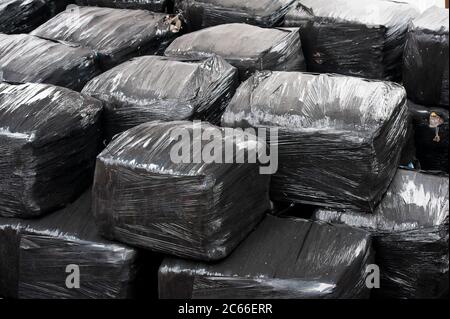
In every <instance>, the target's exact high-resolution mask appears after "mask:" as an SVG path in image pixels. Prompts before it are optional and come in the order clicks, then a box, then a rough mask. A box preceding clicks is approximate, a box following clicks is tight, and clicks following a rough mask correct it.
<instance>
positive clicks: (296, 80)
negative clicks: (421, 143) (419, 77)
mask: <svg viewBox="0 0 450 319" xmlns="http://www.w3.org/2000/svg"><path fill="white" fill-rule="evenodd" d="M222 125H223V126H227V127H255V128H260V127H262V128H269V129H278V140H277V141H272V142H270V143H272V145H275V146H276V147H277V148H278V158H279V165H278V167H279V168H278V172H277V173H276V174H275V175H274V176H273V177H272V186H271V197H272V199H273V200H275V201H285V202H296V203H303V204H311V205H317V206H325V207H340V208H354V209H362V210H363V211H373V210H374V209H375V207H376V205H377V204H378V203H379V202H380V200H381V197H382V196H383V194H384V193H385V191H386V189H387V188H388V186H389V184H390V182H391V181H392V178H393V177H394V175H395V172H396V169H397V167H398V164H399V162H400V155H401V152H402V149H403V146H404V144H405V143H406V139H407V137H408V134H409V133H408V128H409V127H410V126H409V117H408V108H407V105H406V92H405V89H404V88H403V87H401V86H400V85H398V84H396V83H392V82H383V81H374V80H364V79H359V78H355V77H347V76H339V75H328V74H321V75H316V74H310V73H299V72H259V73H257V74H255V75H254V76H253V77H251V78H250V79H249V80H247V82H245V83H244V84H242V85H241V86H240V87H239V89H238V90H237V92H236V94H235V96H234V97H233V99H232V100H231V101H230V104H229V106H228V107H227V109H226V111H225V113H224V116H223V118H222Z"/></svg>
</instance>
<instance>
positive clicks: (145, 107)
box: [82, 56, 238, 139]
mask: <svg viewBox="0 0 450 319" xmlns="http://www.w3.org/2000/svg"><path fill="white" fill-rule="evenodd" d="M237 85H238V77H237V70H236V69H235V68H234V67H232V66H231V65H229V64H228V63H227V62H225V61H224V60H223V59H222V58H220V57H217V56H215V57H212V58H209V59H207V60H204V61H203V62H197V61H190V62H189V61H180V60H176V59H170V58H165V57H158V56H145V57H140V58H136V59H134V60H131V61H129V62H126V63H123V64H121V65H119V66H117V67H115V68H113V69H112V70H110V71H107V72H105V73H103V74H101V75H100V76H98V77H96V78H94V79H93V80H91V81H90V82H89V83H88V84H87V85H86V86H85V87H84V89H83V91H82V92H83V93H85V94H88V95H91V96H93V97H96V98H98V99H100V100H102V101H104V102H105V113H104V120H105V123H104V128H105V131H106V132H105V133H106V135H107V137H108V139H109V138H111V137H112V136H114V135H115V134H117V133H121V132H123V131H126V130H127V129H129V128H132V127H134V126H137V125H139V124H143V123H145V122H150V121H155V120H162V121H176V120H192V119H196V120H204V121H209V122H212V123H217V124H218V123H220V118H221V116H222V114H223V111H224V110H225V107H226V106H227V105H228V102H229V100H230V99H231V97H232V96H233V94H234V92H235V90H236V87H237Z"/></svg>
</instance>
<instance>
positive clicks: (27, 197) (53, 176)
mask: <svg viewBox="0 0 450 319" xmlns="http://www.w3.org/2000/svg"><path fill="white" fill-rule="evenodd" d="M101 111H102V104H101V102H100V101H97V100H96V99H93V98H91V97H86V96H83V95H81V94H80V93H77V92H74V91H71V90H68V89H65V88H61V87H55V86H51V85H47V84H22V85H10V84H6V83H0V151H1V152H0V153H1V154H2V156H1V158H0V216H6V217H21V218H24V217H35V216H38V215H41V214H44V213H47V212H50V211H52V210H56V209H57V208H59V207H61V206H64V205H65V204H68V203H69V202H70V201H72V200H74V199H76V198H77V197H78V196H79V195H80V193H82V192H83V191H84V190H85V189H86V188H87V187H88V186H89V184H90V183H91V182H92V177H93V172H94V166H95V157H96V156H97V154H98V152H99V142H100V139H99V138H98V136H99V130H100V114H101Z"/></svg>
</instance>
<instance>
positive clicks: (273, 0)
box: [175, 0, 295, 30]
mask: <svg viewBox="0 0 450 319" xmlns="http://www.w3.org/2000/svg"><path fill="white" fill-rule="evenodd" d="M294 2H295V0H249V1H239V0H177V1H175V10H179V11H181V12H182V13H183V16H184V17H185V18H186V20H187V23H188V25H189V27H190V29H193V30H199V29H203V28H207V27H212V26H215V25H219V24H226V23H247V24H253V25H257V26H261V27H266V28H272V27H276V26H279V25H281V24H282V22H283V18H284V15H285V14H286V13H287V12H288V10H289V7H290V6H291V5H292V4H293V3H294Z"/></svg>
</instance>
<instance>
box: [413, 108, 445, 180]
mask: <svg viewBox="0 0 450 319" xmlns="http://www.w3.org/2000/svg"><path fill="white" fill-rule="evenodd" d="M408 106H409V112H410V113H411V115H412V118H413V125H414V131H415V132H414V134H415V135H414V140H415V146H416V156H417V159H418V160H419V162H420V167H421V169H423V170H431V171H444V172H448V171H449V167H448V147H449V125H448V124H449V121H448V110H446V109H442V108H435V107H431V108H428V107H424V106H421V105H417V104H414V103H412V102H408Z"/></svg>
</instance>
